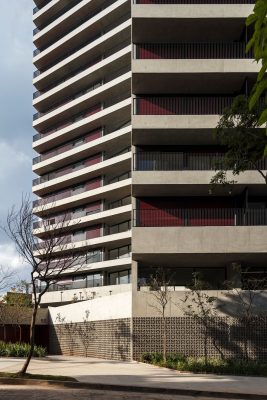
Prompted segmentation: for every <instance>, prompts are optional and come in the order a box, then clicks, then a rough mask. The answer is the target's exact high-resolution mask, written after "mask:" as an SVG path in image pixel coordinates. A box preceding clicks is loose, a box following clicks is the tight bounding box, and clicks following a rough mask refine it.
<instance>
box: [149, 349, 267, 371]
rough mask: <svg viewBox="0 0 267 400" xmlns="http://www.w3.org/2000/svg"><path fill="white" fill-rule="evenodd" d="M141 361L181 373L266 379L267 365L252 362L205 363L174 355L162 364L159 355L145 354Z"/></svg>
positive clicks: (212, 360) (194, 358)
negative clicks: (261, 377)
mask: <svg viewBox="0 0 267 400" xmlns="http://www.w3.org/2000/svg"><path fill="white" fill-rule="evenodd" d="M142 361H143V362H145V363H148V364H152V365H157V366H160V367H166V368H170V369H175V370H177V371H183V372H193V373H208V374H224V375H244V376H264V377H267V363H263V362H259V361H253V360H249V361H245V360H236V359H225V360H221V359H212V358H211V359H209V360H208V362H207V363H205V359H204V357H198V358H197V357H185V356H183V355H181V354H174V355H170V356H168V357H167V360H166V362H164V361H163V357H162V355H161V354H160V353H145V354H143V355H142Z"/></svg>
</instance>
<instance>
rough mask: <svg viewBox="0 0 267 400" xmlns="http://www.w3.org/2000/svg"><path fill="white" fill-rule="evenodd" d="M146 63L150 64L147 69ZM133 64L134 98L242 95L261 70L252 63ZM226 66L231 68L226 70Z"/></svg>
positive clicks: (203, 61) (201, 61)
mask: <svg viewBox="0 0 267 400" xmlns="http://www.w3.org/2000/svg"><path fill="white" fill-rule="evenodd" d="M146 61H149V64H150V65H149V66H148V67H147V68H146V66H145V64H147V63H146ZM133 62H134V64H133V78H132V85H133V93H134V94H139V93H142V94H156V95H157V94H159V93H164V94H176V93H182V94H194V95H195V94H201V95H204V94H229V93H242V88H243V87H244V82H245V80H246V79H247V84H248V85H249V86H250V87H252V85H253V83H254V82H255V79H256V74H257V72H258V69H259V67H258V65H257V64H256V63H252V61H251V60H175V61H173V60H138V61H137V60H135V61H133ZM169 62H170V64H169V66H167V64H168V63H169ZM138 63H140V64H139V65H138ZM220 63H221V66H220V65H219V64H220ZM141 64H143V65H141ZM152 64H153V70H152ZM216 64H217V65H216ZM225 64H228V66H227V67H226V68H225ZM135 66H136V68H135ZM150 66H151V68H150ZM242 66H243V68H242ZM161 67H162V68H161Z"/></svg>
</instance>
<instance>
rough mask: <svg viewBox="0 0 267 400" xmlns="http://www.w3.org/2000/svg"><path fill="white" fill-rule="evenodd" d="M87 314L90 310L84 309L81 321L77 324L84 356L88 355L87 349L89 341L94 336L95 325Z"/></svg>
mask: <svg viewBox="0 0 267 400" xmlns="http://www.w3.org/2000/svg"><path fill="white" fill-rule="evenodd" d="M89 315H90V311H89V310H86V311H85V317H84V318H83V322H82V323H79V324H77V326H76V328H77V334H78V336H79V338H80V340H81V342H82V345H83V347H84V350H85V357H87V356H88V349H89V346H90V343H91V341H92V339H93V337H94V334H95V326H94V323H93V322H92V321H90V320H89Z"/></svg>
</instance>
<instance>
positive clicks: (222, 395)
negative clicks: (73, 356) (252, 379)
mask: <svg viewBox="0 0 267 400" xmlns="http://www.w3.org/2000/svg"><path fill="white" fill-rule="evenodd" d="M0 384H1V385H29V386H37V385H39V386H49V387H58V388H62V387H64V388H70V389H75V388H76V389H88V390H89V389H91V390H106V391H108V390H110V391H117V392H132V393H154V394H168V395H181V396H191V397H201V396H205V397H210V398H216V399H233V400H238V399H239V400H266V395H260V394H252V393H251V394H249V393H230V392H214V391H204V390H190V389H173V388H159V387H148V386H135V387H132V386H126V385H125V386H124V385H110V384H104V383H86V382H69V381H51V380H41V379H23V378H0Z"/></svg>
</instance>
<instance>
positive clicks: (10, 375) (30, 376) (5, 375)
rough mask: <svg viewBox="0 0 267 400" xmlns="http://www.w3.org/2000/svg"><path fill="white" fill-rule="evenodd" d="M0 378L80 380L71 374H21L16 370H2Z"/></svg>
mask: <svg viewBox="0 0 267 400" xmlns="http://www.w3.org/2000/svg"><path fill="white" fill-rule="evenodd" d="M0 378H22V379H41V380H45V381H61V382H62V381H68V382H78V381H77V379H75V378H72V377H70V376H61V375H58V376H57V375H38V374H25V375H23V376H21V375H19V374H18V373H16V372H0Z"/></svg>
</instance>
